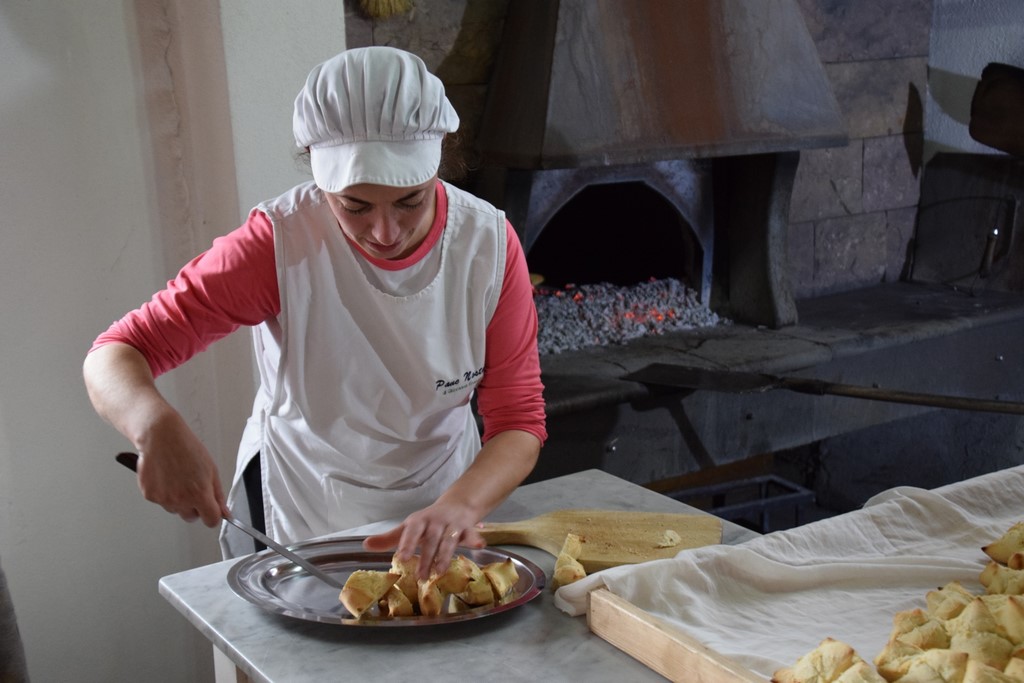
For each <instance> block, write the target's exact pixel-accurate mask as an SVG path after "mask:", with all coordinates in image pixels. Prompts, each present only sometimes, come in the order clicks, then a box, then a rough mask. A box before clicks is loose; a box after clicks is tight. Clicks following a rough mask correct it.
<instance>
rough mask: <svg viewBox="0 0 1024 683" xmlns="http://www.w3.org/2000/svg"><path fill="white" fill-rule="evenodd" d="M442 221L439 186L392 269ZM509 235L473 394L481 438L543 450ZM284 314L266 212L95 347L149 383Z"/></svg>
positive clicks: (431, 239)
mask: <svg viewBox="0 0 1024 683" xmlns="http://www.w3.org/2000/svg"><path fill="white" fill-rule="evenodd" d="M446 216H447V197H446V196H445V193H444V189H443V186H442V185H441V184H440V183H438V185H437V211H436V215H435V219H434V224H433V225H432V226H431V229H430V234H429V235H428V236H427V238H426V240H425V242H424V246H426V248H424V249H418V250H417V251H416V253H414V254H413V255H412V257H411V258H410V259H407V260H405V261H403V262H402V263H401V264H397V265H400V266H404V267H408V266H410V265H412V264H413V263H415V262H418V260H419V259H421V258H423V256H425V254H426V253H427V252H429V245H432V244H434V243H436V241H437V239H438V237H439V236H440V234H441V232H442V231H443V230H444V226H445V218H446ZM506 235H507V236H506V244H507V256H506V261H505V275H504V280H503V283H502V290H501V294H500V296H499V298H498V305H497V308H496V310H495V312H494V316H493V318H492V319H491V322H490V324H489V325H488V327H487V352H486V359H485V363H486V365H485V372H484V377H483V379H482V380H481V382H480V385H479V392H478V396H477V405H478V408H479V410H480V414H481V416H482V418H483V422H484V434H483V437H482V438H483V440H484V441H486V440H487V439H489V438H490V437H492V436H494V435H495V434H497V433H500V432H503V431H506V430H510V429H517V430H522V431H525V432H529V433H531V434H533V435H534V436H536V437H537V438H538V439H539V440H540V441H541V443H543V442H544V441H545V440H546V438H547V432H546V429H545V414H544V400H543V395H542V392H543V385H542V383H541V379H540V361H539V358H538V354H537V345H536V339H537V315H536V310H535V308H534V304H533V287H532V285H531V284H530V281H529V273H528V271H527V268H526V260H525V256H524V254H523V250H522V246H521V245H520V243H519V238H518V236H517V235H516V234H515V231H514V230H513V228H512V226H511V224H508V223H506ZM360 253H361V254H362V256H363V257H364V258H366V259H367V260H369V261H370V262H371V263H373V264H374V265H376V266H379V267H382V268H389V269H394V268H395V267H396V263H395V262H391V261H386V260H380V259H375V258H373V257H370V256H369V255H367V254H366V253H365V252H362V251H361V250H360ZM280 312H281V301H280V296H279V291H278V284H277V270H276V262H275V254H274V232H273V227H272V225H271V223H270V220H269V219H268V218H267V216H266V215H265V214H264V213H262V212H260V211H258V210H253V212H252V213H251V214H250V215H249V218H248V220H246V222H245V223H244V224H242V225H241V226H240V227H239V228H237V229H236V230H234V231H232V232H230V233H228V234H227V235H224V236H223V237H219V238H217V239H216V240H214V242H213V245H212V246H211V247H210V249H208V250H207V251H205V252H203V253H202V254H200V255H199V256H197V257H196V258H194V259H193V260H192V261H190V262H189V263H188V264H186V265H185V266H184V267H183V268H182V269H181V271H180V272H179V273H178V275H177V276H176V277H175V278H174V279H173V280H171V281H170V282H168V283H167V288H166V289H163V290H161V291H159V292H157V293H156V294H154V295H153V298H152V299H151V300H150V301H148V302H146V303H145V304H143V305H142V306H141V307H139V308H138V309H136V310H134V311H131V312H129V313H128V314H127V315H125V316H124V317H123V318H121V319H120V320H118V321H116V322H114V323H113V324H112V325H111V326H110V328H109V329H107V331H105V332H104V333H102V334H100V335H99V337H97V338H96V340H95V342H93V346H92V349H91V350H94V349H96V348H99V347H101V346H103V345H106V344H110V343H123V344H128V345H129V346H132V347H134V348H135V349H137V350H138V351H139V352H141V353H142V355H143V356H144V357H145V358H146V360H147V362H148V363H149V367H150V370H151V371H152V373H153V375H154V377H155V376H159V375H161V374H163V373H165V372H167V371H169V370H172V369H173V368H176V367H178V366H179V365H181V364H182V363H184V362H185V361H187V360H188V359H190V358H192V356H194V355H195V354H197V353H199V352H201V351H203V350H205V349H206V348H207V347H209V345H210V344H212V343H213V342H215V341H217V340H218V339H221V338H223V337H225V336H227V335H228V334H230V333H232V332H234V331H235V330H236V329H238V328H239V327H241V326H252V325H258V324H260V323H262V322H263V321H265V320H268V319H270V318H273V317H276V316H277V315H278V314H280Z"/></svg>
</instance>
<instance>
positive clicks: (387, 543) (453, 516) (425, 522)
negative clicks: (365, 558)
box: [363, 500, 487, 579]
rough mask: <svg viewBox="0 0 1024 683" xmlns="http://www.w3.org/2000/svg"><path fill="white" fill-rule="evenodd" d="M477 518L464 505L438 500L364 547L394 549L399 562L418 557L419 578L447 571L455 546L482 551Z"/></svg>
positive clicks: (372, 537)
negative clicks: (480, 549) (417, 555)
mask: <svg viewBox="0 0 1024 683" xmlns="http://www.w3.org/2000/svg"><path fill="white" fill-rule="evenodd" d="M478 522H479V518H478V516H477V514H476V513H474V512H473V511H472V510H471V508H470V507H469V506H467V505H462V504H459V503H445V502H442V501H441V500H439V501H438V502H436V503H434V504H433V505H431V506H430V507H427V508H424V509H422V510H420V511H418V512H414V513H413V514H411V515H409V516H408V517H406V518H405V521H403V522H402V523H401V524H399V525H398V526H396V527H395V528H394V529H391V530H390V531H387V532H385V533H383V534H378V535H376V536H370V537H369V538H367V539H366V540H365V541H363V547H364V548H366V549H367V550H369V551H371V552H383V551H386V550H392V549H394V550H395V555H397V556H398V558H399V559H401V560H407V559H409V558H410V557H412V556H413V555H415V554H417V552H418V554H419V556H420V565H419V566H420V568H419V578H421V579H427V578H429V577H430V574H431V572H437V573H439V574H440V573H443V572H444V571H445V570H447V569H448V564H449V562H451V559H452V556H453V555H454V554H455V549H456V548H457V547H458V546H460V545H461V546H465V547H469V548H483V547H484V546H485V545H487V543H486V541H484V538H483V536H481V535H480V532H479V531H477V530H476V524H477V523H478Z"/></svg>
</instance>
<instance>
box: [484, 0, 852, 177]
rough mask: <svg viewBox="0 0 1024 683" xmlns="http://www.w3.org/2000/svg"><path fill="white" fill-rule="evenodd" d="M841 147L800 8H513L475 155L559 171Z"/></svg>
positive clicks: (592, 0)
mask: <svg viewBox="0 0 1024 683" xmlns="http://www.w3.org/2000/svg"><path fill="white" fill-rule="evenodd" d="M846 141H847V139H846V133H845V130H844V124H843V120H842V116H841V114H840V112H839V107H838V106H837V104H836V100H835V97H834V96H833V94H832V91H831V89H830V87H829V84H828V80H827V78H826V76H825V72H824V69H823V68H822V65H821V62H820V60H819V58H818V54H817V51H816V49H815V46H814V43H813V41H812V40H811V37H810V34H809V33H808V31H807V27H806V25H805V23H804V20H803V16H802V15H801V13H800V9H799V7H798V6H797V4H796V2H795V0H513V2H510V3H509V5H508V13H507V16H506V19H505V28H504V35H503V39H502V44H501V47H500V50H499V53H498V58H497V62H496V64H495V72H494V76H493V78H492V81H491V88H490V92H489V98H488V102H487V106H486V107H485V110H484V114H483V118H482V120H481V124H480V133H479V137H478V140H477V147H478V151H479V152H480V154H481V156H482V159H483V161H484V163H485V164H486V165H496V166H501V167H505V168H510V169H556V168H576V167H587V166H608V165H619V164H635V163H643V162H652V161H662V160H669V159H683V158H687V159H690V158H703V157H719V156H732V155H750V154H763V153H773V152H782V151H793V150H800V149H805V148H813V147H833V146H841V145H843V144H845V143H846Z"/></svg>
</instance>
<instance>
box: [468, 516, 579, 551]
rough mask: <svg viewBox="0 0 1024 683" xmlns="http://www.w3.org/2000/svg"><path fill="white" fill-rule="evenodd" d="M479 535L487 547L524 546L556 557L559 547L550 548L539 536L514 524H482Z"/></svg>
mask: <svg viewBox="0 0 1024 683" xmlns="http://www.w3.org/2000/svg"><path fill="white" fill-rule="evenodd" d="M479 531H480V535H481V536H483V537H484V540H485V541H487V545H526V546H530V547H533V548H540V549H541V550H543V551H545V552H548V553H551V554H552V555H557V554H558V550H559V547H561V546H559V547H555V548H552V547H550V546H551V543H550V542H549V541H548V540H547V539H545V538H543V537H541V536H540V535H538V534H536V533H533V532H530V531H529V530H526V529H524V528H523V527H522V525H521V524H519V523H515V522H511V523H509V522H484V525H483V527H482V528H481V529H479Z"/></svg>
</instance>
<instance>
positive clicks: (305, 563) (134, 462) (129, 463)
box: [116, 453, 344, 589]
mask: <svg viewBox="0 0 1024 683" xmlns="http://www.w3.org/2000/svg"><path fill="white" fill-rule="evenodd" d="M116 459H117V461H118V462H119V463H121V464H122V465H124V466H125V467H127V468H128V469H130V470H131V471H132V472H137V471H138V470H137V468H138V463H139V456H138V454H137V453H118V454H117V458H116ZM224 521H225V522H227V523H228V524H231V525H233V526H235V527H237V528H239V529H241V530H242V531H244V532H245V533H247V534H249V535H250V536H252V537H253V538H255V539H256V540H257V541H259V542H260V543H262V544H263V545H265V546H267V547H268V548H270V549H271V550H273V551H274V552H276V553H277V554H278V555H281V556H282V557H284V558H285V559H287V560H289V561H291V562H293V563H294V564H296V565H298V566H300V567H302V568H303V569H305V570H306V571H307V572H309V573H310V574H312V575H313V576H315V577H316V578H318V579H320V580H321V581H323V582H324V583H327V584H329V585H331V586H333V587H334V588H338V589H341V588H344V584H342V583H341V582H340V581H338V580H337V579H335V578H334V577H333V576H331V575H330V574H327V573H325V572H324V571H322V570H321V569H320V568H319V567H317V566H316V565H315V564H313V563H312V562H310V561H309V560H307V559H305V558H303V557H302V556H301V555H299V554H297V553H295V552H292V551H291V550H289V549H288V548H286V547H284V546H283V545H281V544H280V543H278V542H277V541H275V540H274V539H272V538H270V537H269V536H267V535H266V534H264V533H262V532H261V531H259V530H257V529H254V528H253V527H251V526H249V525H248V524H246V523H245V522H241V521H239V520H237V519H235V518H234V517H228V516H226V515H225V516H224Z"/></svg>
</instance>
